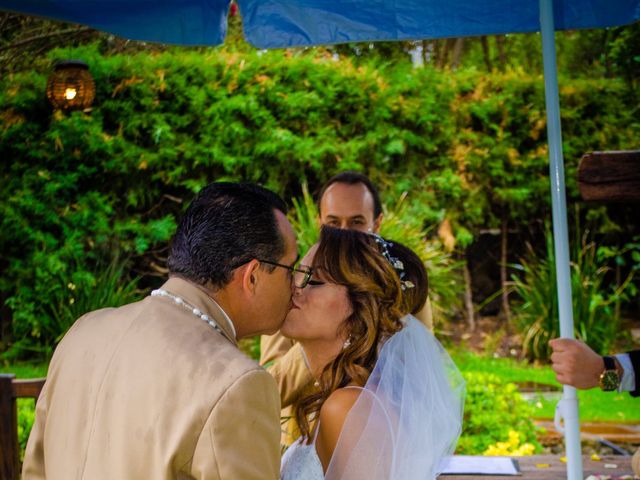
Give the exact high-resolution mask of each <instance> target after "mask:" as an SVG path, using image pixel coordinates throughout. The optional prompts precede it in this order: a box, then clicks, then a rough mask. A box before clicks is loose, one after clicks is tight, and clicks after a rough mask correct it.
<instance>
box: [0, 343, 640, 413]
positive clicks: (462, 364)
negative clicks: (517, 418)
mask: <svg viewBox="0 0 640 480" xmlns="http://www.w3.org/2000/svg"><path fill="white" fill-rule="evenodd" d="M450 353H451V356H452V357H453V360H454V361H455V362H456V364H457V365H458V368H460V370H461V371H462V372H481V373H492V374H494V375H497V376H498V377H500V378H502V379H503V380H506V381H508V382H516V383H518V382H537V383H543V384H548V385H554V386H559V384H558V383H557V382H556V380H555V376H554V374H553V371H552V370H551V367H549V366H534V365H531V364H528V363H526V362H520V361H517V360H514V359H511V358H492V357H487V356H483V355H478V354H474V353H471V352H469V351H466V350H461V349H450ZM0 373H15V374H16V377H17V378H38V377H45V376H46V374H47V364H46V363H15V364H11V365H0ZM578 399H579V402H580V420H581V421H587V422H597V421H609V422H625V423H640V408H639V405H638V400H637V399H634V398H632V397H631V396H630V395H629V394H628V393H621V394H619V393H605V392H602V391H600V390H598V389H592V390H580V391H578ZM533 405H534V406H535V409H536V418H544V419H552V418H553V415H554V412H555V408H556V400H555V399H545V398H544V397H542V396H539V397H538V398H537V399H534V400H533Z"/></svg>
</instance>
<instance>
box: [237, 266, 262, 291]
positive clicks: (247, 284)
mask: <svg viewBox="0 0 640 480" xmlns="http://www.w3.org/2000/svg"><path fill="white" fill-rule="evenodd" d="M259 270H260V262H259V261H258V260H256V259H255V258H254V259H253V260H251V261H250V262H249V263H246V264H245V265H243V267H242V272H241V283H242V289H243V290H244V291H246V292H248V293H249V292H250V293H253V292H255V290H256V285H257V284H258V274H259V273H258V271H259Z"/></svg>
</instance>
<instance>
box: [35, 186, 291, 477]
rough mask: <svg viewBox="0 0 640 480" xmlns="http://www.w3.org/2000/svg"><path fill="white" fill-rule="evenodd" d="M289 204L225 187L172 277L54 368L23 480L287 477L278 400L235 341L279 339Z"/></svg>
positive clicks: (99, 325) (70, 345)
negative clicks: (282, 462)
mask: <svg viewBox="0 0 640 480" xmlns="http://www.w3.org/2000/svg"><path fill="white" fill-rule="evenodd" d="M284 212H285V205H284V203H283V202H282V200H280V198H278V197H277V196H276V195H275V194H273V193H272V192H269V191H268V190H265V189H262V188H260V187H257V186H255V185H248V184H232V183H214V184H211V185H209V186H208V187H206V188H204V189H203V190H202V191H201V192H200V193H199V194H198V196H197V197H196V198H195V200H194V201H193V202H192V204H191V205H190V206H189V208H188V210H187V212H186V213H185V216H184V218H183V219H182V221H181V223H180V225H179V227H178V231H177V233H176V235H175V236H174V238H173V243H172V250H171V255H170V258H169V270H170V278H169V280H168V281H167V282H166V283H165V284H164V285H163V286H162V287H161V288H160V289H158V290H155V291H154V292H153V293H152V295H151V296H148V297H146V298H145V299H144V300H142V301H140V302H137V303H133V304H130V305H125V306H123V307H120V308H115V309H114V308H110V309H104V310H99V311H96V312H91V313H88V314H87V315H85V316H84V317H82V318H81V319H79V320H78V321H77V322H76V323H75V324H74V325H73V327H72V328H71V330H69V332H68V333H67V334H66V336H65V337H64V339H63V340H62V342H61V343H60V345H59V346H58V348H57V349H56V352H55V354H54V356H53V359H52V361H51V365H50V367H49V374H48V377H47V382H46V384H45V387H44V390H43V391H42V394H41V396H40V398H39V400H38V404H37V410H36V421H35V424H34V427H33V430H32V432H31V436H30V438H29V442H28V445H27V450H26V455H25V461H24V467H23V479H25V480H31V479H44V478H46V479H50V480H71V479H87V480H100V479H105V480H107V479H108V480H114V479H118V480H127V479H131V480H134V479H135V480H137V479H145V480H146V479H153V480H164V479H203V480H204V479H225V480H252V479H269V480H276V479H278V478H279V470H280V449H279V437H280V427H279V413H280V401H279V395H278V390H277V387H276V384H275V382H274V380H273V378H272V377H271V376H270V375H269V374H268V373H267V372H265V371H264V370H263V369H262V368H260V367H259V366H258V365H257V364H256V363H255V362H253V361H252V360H250V359H249V358H248V357H246V356H245V355H244V354H242V353H241V352H240V351H239V350H238V348H237V345H236V341H237V339H240V338H243V337H247V336H251V335H256V334H261V333H272V332H274V331H276V330H277V329H278V328H279V327H280V325H281V323H282V321H283V320H284V317H285V316H286V314H287V312H288V310H289V308H290V302H291V279H292V272H293V270H294V268H293V265H294V264H295V261H296V258H297V251H296V240H295V235H294V233H293V229H292V228H291V225H290V224H289V222H288V221H287V219H286V217H285V215H284Z"/></svg>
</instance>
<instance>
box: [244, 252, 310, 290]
mask: <svg viewBox="0 0 640 480" xmlns="http://www.w3.org/2000/svg"><path fill="white" fill-rule="evenodd" d="M256 260H258V261H259V262H262V263H267V264H269V265H273V266H274V267H281V268H286V269H287V270H289V271H290V272H291V273H292V275H293V284H294V285H295V286H296V287H297V288H304V287H306V286H307V285H308V284H309V280H310V279H311V275H312V274H313V269H312V268H311V267H302V266H301V267H299V268H296V267H290V266H289V265H283V264H281V263H276V262H271V261H269V260H260V259H259V258H257V259H256Z"/></svg>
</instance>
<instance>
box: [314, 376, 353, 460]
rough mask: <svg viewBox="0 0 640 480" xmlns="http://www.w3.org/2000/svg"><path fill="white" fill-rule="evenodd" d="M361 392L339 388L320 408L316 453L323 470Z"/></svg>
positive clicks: (348, 388) (350, 388)
mask: <svg viewBox="0 0 640 480" xmlns="http://www.w3.org/2000/svg"><path fill="white" fill-rule="evenodd" d="M361 392H362V389H361V388H359V387H346V388H339V389H337V390H335V391H334V392H333V393H331V395H329V396H328V397H327V399H326V400H325V401H324V403H323V404H322V407H321V408H320V424H319V431H318V437H317V439H316V451H317V453H318V457H319V458H320V461H321V463H322V466H323V468H324V469H325V470H326V469H327V467H328V465H329V461H330V459H331V455H332V454H333V450H334V449H335V447H336V444H337V443H338V438H339V437H340V432H341V431H342V426H343V425H344V422H345V420H346V418H347V415H348V414H349V411H350V410H351V408H352V407H353V405H354V404H355V403H356V401H357V400H358V397H359V396H360V394H361Z"/></svg>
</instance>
